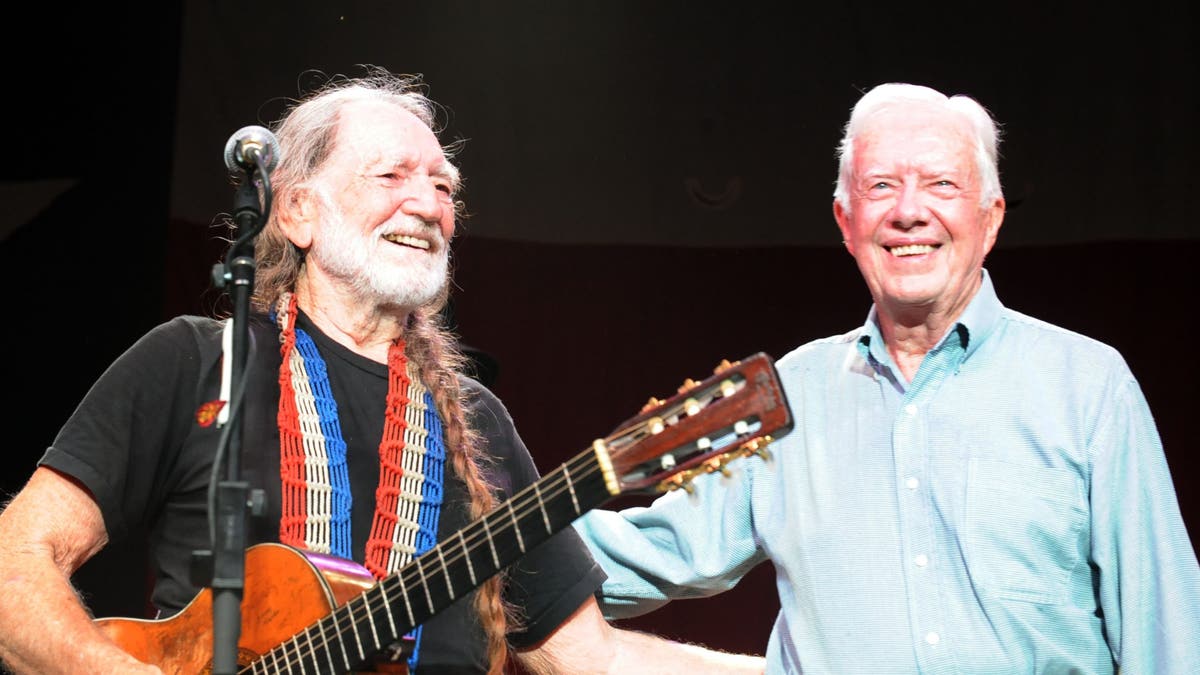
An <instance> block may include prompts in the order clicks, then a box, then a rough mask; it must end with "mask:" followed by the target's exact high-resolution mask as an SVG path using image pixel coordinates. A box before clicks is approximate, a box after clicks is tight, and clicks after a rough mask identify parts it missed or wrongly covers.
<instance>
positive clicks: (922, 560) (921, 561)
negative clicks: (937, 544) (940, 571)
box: [913, 553, 929, 567]
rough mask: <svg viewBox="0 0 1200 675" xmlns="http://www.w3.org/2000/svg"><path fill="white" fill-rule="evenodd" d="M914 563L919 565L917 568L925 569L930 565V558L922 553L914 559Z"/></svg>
mask: <svg viewBox="0 0 1200 675" xmlns="http://www.w3.org/2000/svg"><path fill="white" fill-rule="evenodd" d="M913 562H914V563H916V564H917V567H924V566H926V565H928V564H929V556H927V555H925V554H924V553H921V554H919V555H917V557H915V558H913Z"/></svg>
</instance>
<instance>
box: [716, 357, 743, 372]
mask: <svg viewBox="0 0 1200 675" xmlns="http://www.w3.org/2000/svg"><path fill="white" fill-rule="evenodd" d="M739 363H741V361H734V362H733V363H730V362H729V359H721V362H720V363H718V364H717V367H716V368H713V373H714V374H715V373H720V372H722V371H725V370H729V369H730V368H732V367H734V366H736V365H737V364H739Z"/></svg>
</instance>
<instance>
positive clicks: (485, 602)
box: [405, 307, 517, 675]
mask: <svg viewBox="0 0 1200 675" xmlns="http://www.w3.org/2000/svg"><path fill="white" fill-rule="evenodd" d="M405 343H406V351H407V354H408V358H409V359H410V360H411V361H413V362H414V363H416V364H418V367H419V370H420V373H421V379H422V380H423V381H424V382H425V386H426V387H428V388H429V389H430V391H431V392H432V393H433V397H434V401H435V403H436V405H437V409H438V413H440V415H441V417H442V424H443V430H444V432H443V433H444V434H445V442H446V448H447V453H448V454H449V457H450V461H451V463H452V466H453V467H454V473H455V474H456V475H457V476H458V477H459V478H460V479H461V480H462V481H463V482H464V483H465V484H466V487H467V492H468V494H469V495H470V497H471V504H470V515H471V518H472V519H479V518H481V517H482V516H483V515H484V514H485V513H487V512H488V511H490V510H491V509H492V508H493V507H495V506H496V504H497V499H496V495H495V492H494V488H493V486H492V485H490V484H489V483H488V481H487V478H486V477H485V476H484V473H483V471H482V469H481V464H482V463H483V462H484V461H485V458H484V456H483V454H482V448H481V446H480V440H479V435H478V434H477V433H476V432H475V430H474V429H472V428H471V427H470V425H468V424H467V420H466V413H465V408H464V403H465V401H464V395H463V393H462V388H461V387H460V386H459V381H458V373H459V372H462V367H463V365H464V364H465V362H466V359H465V357H464V356H463V354H462V352H461V351H460V350H459V349H458V347H457V346H456V343H455V340H454V339H453V337H452V336H451V334H450V332H449V331H448V330H446V328H445V327H444V326H443V325H442V321H441V318H440V315H438V314H436V313H433V312H432V311H430V309H429V307H425V308H422V309H420V310H417V311H415V312H413V314H412V316H411V318H410V322H409V326H408V329H407V330H406V332H405ZM502 574H503V573H501V574H497V575H496V576H493V577H492V578H491V579H489V580H487V581H485V582H484V583H483V585H482V586H481V587H480V588H479V593H478V594H476V596H475V609H476V611H477V612H478V614H479V618H480V621H481V622H482V624H483V630H484V633H485V634H486V635H487V642H488V650H487V651H488V661H489V663H490V664H491V665H490V667H489V669H488V673H489V675H499V674H500V673H502V672H503V670H504V664H505V663H506V662H507V660H508V640H507V638H506V634H507V632H508V628H509V626H510V625H515V624H516V623H517V620H516V617H515V616H513V614H512V612H511V611H510V609H511V608H509V607H508V606H507V605H506V603H505V602H504V600H503V597H502V596H501V594H500V587H501V577H502Z"/></svg>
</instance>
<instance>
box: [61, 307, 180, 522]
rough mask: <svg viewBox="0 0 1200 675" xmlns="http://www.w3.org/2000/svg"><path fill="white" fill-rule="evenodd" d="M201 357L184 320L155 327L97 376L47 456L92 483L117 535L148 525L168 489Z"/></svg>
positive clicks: (64, 470)
mask: <svg viewBox="0 0 1200 675" xmlns="http://www.w3.org/2000/svg"><path fill="white" fill-rule="evenodd" d="M198 360H199V353H198V349H197V346H196V340H195V339H194V337H193V333H192V331H191V330H190V329H189V328H188V327H187V325H186V324H185V323H184V322H183V321H182V320H181V319H176V320H173V321H171V322H168V323H165V324H162V325H159V326H158V327H156V328H154V329H153V330H151V331H150V332H148V333H147V334H146V335H144V336H143V337H142V338H140V339H139V340H138V341H137V342H136V343H134V344H133V346H131V347H130V348H129V349H128V350H126V351H125V352H124V353H123V354H122V355H121V356H119V357H118V358H117V359H116V360H115V361H114V362H113V363H112V364H111V365H110V366H109V367H108V368H107V369H106V370H105V372H104V373H103V374H102V375H101V376H100V377H99V378H98V379H97V380H96V382H95V383H94V384H93V385H92V387H91V389H90V390H89V391H88V393H87V394H86V395H85V396H84V398H83V399H82V401H81V402H80V403H79V405H78V406H77V407H76V409H75V411H74V412H73V413H72V415H71V417H70V418H69V419H68V420H67V422H66V423H65V424H64V425H63V427H62V428H61V429H60V430H59V432H58V435H57V436H56V437H55V439H54V443H53V444H52V445H51V446H50V447H49V448H48V449H47V451H46V453H45V454H44V455H43V456H42V459H41V460H40V461H39V464H40V465H41V466H46V467H49V468H52V469H55V470H57V471H60V472H62V473H65V474H67V475H70V476H72V477H74V478H76V479H77V480H79V481H80V482H81V483H83V485H84V486H86V487H87V489H88V490H89V491H90V492H91V494H92V498H93V499H94V500H95V501H96V504H97V505H98V506H99V507H100V511H101V513H102V514H103V516H104V524H105V528H106V529H107V530H108V535H109V538H110V539H112V540H114V541H115V540H120V539H122V538H124V537H125V536H127V535H128V534H129V533H130V532H131V531H132V530H134V529H137V528H139V527H141V526H144V525H145V524H146V523H145V519H146V518H147V517H149V515H150V514H152V513H154V511H155V509H154V508H153V507H154V504H155V503H156V500H157V499H158V498H160V497H161V495H160V493H161V492H162V491H163V490H164V489H166V486H167V484H168V480H167V478H166V477H167V475H168V474H169V472H170V469H171V466H170V465H171V457H170V453H168V452H167V451H166V449H167V448H170V447H175V446H177V445H178V444H179V443H180V442H181V439H182V437H183V435H184V434H185V433H186V429H187V426H188V425H187V423H188V421H189V420H190V419H191V415H192V411H191V410H190V408H189V406H191V405H192V404H193V401H192V397H193V396H194V390H195V386H196V381H197V378H198V376H197V370H196V363H197V361H198Z"/></svg>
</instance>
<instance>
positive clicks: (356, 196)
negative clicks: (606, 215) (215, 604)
mask: <svg viewBox="0 0 1200 675" xmlns="http://www.w3.org/2000/svg"><path fill="white" fill-rule="evenodd" d="M423 86H424V85H423V84H422V83H421V82H420V80H419V79H418V78H406V77H396V76H394V75H391V74H389V73H386V72H384V71H381V70H378V69H372V70H371V71H370V72H369V73H368V74H367V76H365V77H362V78H353V79H346V78H342V79H338V80H334V81H331V82H330V83H329V84H327V85H326V86H324V87H323V88H322V89H321V90H319V91H318V92H316V93H315V94H314V95H312V96H310V97H308V98H307V99H306V100H303V101H301V102H298V103H297V104H296V105H295V106H293V107H292V108H291V109H290V110H289V112H288V114H287V115H286V116H285V117H284V119H283V120H282V121H281V123H280V124H278V125H277V126H276V128H275V131H276V134H277V137H278V141H279V145H280V148H281V153H280V154H281V159H280V162H279V164H278V166H277V167H276V168H275V169H274V171H273V173H272V174H271V182H272V184H273V191H274V192H273V194H274V200H273V201H274V207H273V209H272V211H271V214H270V219H269V222H268V223H267V225H266V227H265V228H264V230H263V232H262V233H261V235H260V236H259V239H258V241H257V243H256V252H255V255H256V258H257V263H258V272H257V282H256V285H255V289H254V297H253V301H252V304H253V308H254V310H255V313H254V316H253V317H252V319H251V321H250V322H249V336H250V339H249V343H250V346H249V352H250V355H249V358H248V363H247V368H246V375H245V377H246V390H245V392H246V394H245V401H246V403H245V406H244V409H243V411H242V413H241V419H242V425H243V429H244V432H243V439H244V440H243V442H242V448H243V450H242V453H241V454H242V457H241V462H242V473H243V475H244V477H245V478H246V480H247V481H248V482H249V483H250V484H251V485H254V486H262V487H263V489H264V491H265V497H266V499H265V503H266V514H265V515H264V516H262V517H259V518H254V519H252V521H251V524H250V527H249V535H250V539H251V542H250V543H258V542H281V543H284V544H288V545H290V546H291V547H294V548H295V549H303V550H305V551H312V552H316V553H320V554H326V555H328V556H329V557H330V558H331V559H345V560H353V561H355V562H357V563H359V564H360V565H361V566H362V568H365V570H368V571H369V572H370V573H371V575H373V577H374V578H384V577H387V576H388V575H389V574H391V573H393V572H395V571H396V570H399V569H401V568H402V567H404V566H405V565H406V564H408V563H410V562H411V561H412V560H413V559H414V557H416V556H418V555H420V554H421V553H422V552H425V551H429V550H431V547H432V546H433V545H434V543H435V542H436V541H437V540H438V539H440V538H443V537H446V536H447V535H449V534H452V533H455V532H457V531H459V530H460V529H461V528H462V527H463V526H464V525H467V524H469V523H471V522H473V521H475V520H476V519H478V518H479V517H480V515H481V514H483V513H485V512H487V511H488V510H489V509H490V508H491V507H493V506H494V505H495V504H497V503H498V501H500V500H503V499H505V498H507V497H508V496H510V495H512V494H514V493H515V492H517V491H519V490H521V489H522V488H524V487H526V486H528V485H530V484H531V483H532V482H533V481H534V480H535V479H536V478H537V473H536V469H535V467H534V463H533V461H532V460H531V458H530V456H529V453H528V451H527V450H526V449H525V447H524V445H523V444H522V442H521V440H520V437H519V436H518V435H517V433H516V431H515V429H514V428H513V424H512V420H511V418H510V417H509V415H508V413H507V411H506V410H505V408H504V407H503V405H502V404H501V403H500V401H499V400H497V399H496V398H495V396H494V395H492V394H491V393H490V392H489V391H488V390H487V389H486V388H484V387H483V386H482V385H480V384H479V383H477V382H475V381H474V380H471V379H469V378H467V377H465V376H463V375H461V374H460V373H461V367H462V366H463V362H464V359H463V356H462V354H461V353H460V352H459V351H458V350H457V349H456V346H455V341H454V340H453V339H452V337H451V335H450V334H449V333H448V331H447V330H446V329H445V328H444V327H443V326H442V324H441V323H440V319H439V317H440V314H439V312H440V309H441V308H442V306H443V304H444V303H445V302H446V300H447V293H448V291H447V288H448V279H449V276H450V275H449V269H448V247H449V243H450V239H451V237H452V235H453V233H454V228H455V216H456V210H457V207H456V205H457V204H458V202H457V200H456V195H457V193H458V188H459V183H460V179H459V175H458V171H457V169H456V168H455V166H454V165H453V164H452V163H451V157H450V156H449V155H450V153H448V152H447V150H446V149H445V148H443V147H442V145H441V144H440V141H439V140H438V138H437V135H436V133H435V132H436V126H435V111H436V108H435V106H434V104H433V103H432V102H431V101H430V100H429V99H427V98H426V97H425V96H424V94H423V91H424V88H423ZM226 325H227V324H226V323H225V322H221V321H217V320H215V319H209V318H202V317H194V316H188V317H178V318H176V319H173V320H170V321H168V322H166V323H164V324H162V325H160V326H158V327H157V328H155V329H153V330H152V331H150V332H149V333H148V334H146V335H145V336H144V337H143V338H142V339H140V340H139V341H138V342H137V343H136V344H135V345H133V346H132V347H131V348H130V349H129V350H128V351H127V352H126V353H125V354H123V355H122V356H121V357H120V358H119V359H118V360H117V361H116V362H114V363H113V364H112V366H110V368H109V369H108V370H107V371H106V372H105V374H104V375H103V376H102V377H101V378H100V379H99V380H98V381H97V382H96V383H95V385H94V386H93V388H92V389H91V391H90V392H89V393H88V395H87V396H86V397H85V398H84V400H83V401H82V403H81V404H80V406H79V407H78V409H77V410H76V412H75V413H74V414H73V415H72V416H71V418H70V419H69V420H68V421H67V423H66V424H65V425H64V426H63V428H62V430H61V431H60V432H59V434H58V436H57V438H56V439H55V441H54V443H53V445H52V446H51V447H50V448H49V449H48V450H47V452H46V453H45V455H44V456H43V458H42V459H41V461H40V463H39V466H38V468H36V470H35V471H34V473H33V475H32V477H31V479H30V480H29V482H28V483H27V485H26V486H25V487H24V488H23V490H22V491H21V492H20V493H19V494H18V495H17V496H16V498H15V499H14V500H13V501H12V502H11V504H10V505H9V506H8V507H7V509H6V510H5V511H4V512H3V513H2V514H0V541H3V542H4V544H3V547H2V548H0V579H3V588H4V591H3V593H0V658H2V659H3V661H4V662H5V663H6V664H7V665H8V666H9V667H11V668H13V669H14V670H16V671H18V672H33V673H84V672H87V673H155V672H161V671H160V668H159V666H160V665H163V664H161V663H156V664H147V663H144V662H142V661H139V660H138V659H136V658H134V657H133V656H132V655H131V654H130V650H128V649H125V648H124V647H125V645H124V644H123V643H118V642H117V641H114V640H112V639H110V635H109V634H108V633H106V632H104V631H102V630H101V628H100V626H99V623H101V622H96V621H94V620H93V619H92V618H91V617H90V616H89V615H88V613H87V611H86V609H85V608H84V606H83V605H82V604H81V603H80V601H79V600H78V599H77V597H76V594H75V592H74V590H73V589H72V587H71V585H70V581H69V579H70V576H71V574H72V573H73V572H74V571H75V570H76V569H78V568H79V566H80V565H81V564H83V563H84V562H85V561H86V560H88V559H89V558H90V557H91V556H93V555H94V554H95V553H96V552H98V551H99V550H100V549H101V548H103V547H104V546H105V545H107V544H109V543H110V542H117V541H119V540H122V539H124V538H126V537H127V536H129V535H130V533H132V532H136V531H143V530H144V531H147V532H149V533H150V541H149V544H150V554H151V556H150V557H151V564H152V571H153V573H154V578H155V585H154V589H153V595H152V600H153V603H154V605H155V606H156V607H157V608H158V610H159V615H160V617H169V616H172V615H174V616H180V615H182V614H184V613H185V612H186V611H188V609H189V602H191V600H192V599H193V598H194V597H196V594H197V593H198V592H199V591H200V589H199V588H197V587H196V586H195V585H194V584H193V583H192V581H191V580H190V576H189V564H190V561H191V555H192V553H193V552H194V551H196V550H201V549H205V548H207V547H209V536H208V535H209V530H208V527H207V517H208V511H207V508H206V500H207V492H208V485H209V482H210V474H211V473H212V466H213V449H214V448H215V447H216V446H217V442H218V438H219V435H220V434H221V433H222V432H221V425H220V424H219V423H214V413H215V412H218V411H219V410H220V409H222V403H221V402H222V400H223V396H222V381H223V375H222V362H223V352H222V337H223V331H224V330H225V327H226ZM473 574H474V573H473V572H472V575H473ZM247 576H249V571H248V574H247ZM371 578H372V577H371V576H370V575H368V576H367V579H368V580H370V579H371ZM603 580H604V573H603V571H602V570H601V569H600V568H599V567H598V566H597V565H596V563H595V562H594V561H593V560H592V558H591V556H590V554H589V553H588V551H587V548H586V547H585V546H584V545H583V544H582V542H581V541H580V540H579V538H578V536H577V535H576V533H575V532H574V531H573V530H572V529H571V528H569V527H568V528H566V529H565V530H562V531H560V532H558V533H557V534H555V535H553V536H551V537H549V539H548V540H547V541H546V542H545V543H544V544H543V545H541V546H539V547H537V548H535V549H533V550H531V551H529V552H528V554H527V555H526V556H525V557H523V558H522V559H521V560H519V561H518V562H517V563H516V564H515V565H514V566H513V567H512V568H511V569H510V570H508V572H507V574H506V575H498V576H493V577H492V578H490V579H489V580H487V581H483V582H482V583H481V585H480V586H479V588H478V590H477V591H472V592H471V593H470V595H469V596H466V597H462V598H459V599H458V600H457V601H456V602H454V603H452V604H450V605H449V607H448V608H446V609H445V610H444V611H441V612H440V613H438V614H436V615H434V616H433V617H432V618H430V619H429V620H427V621H425V622H424V623H423V624H422V625H421V626H420V627H419V628H417V629H415V630H413V631H411V632H409V633H408V635H406V640H404V641H402V642H401V644H403V645H405V647H406V648H405V649H403V650H401V654H400V656H399V659H400V660H401V661H402V662H406V664H407V665H406V666H403V667H407V668H408V669H409V671H410V672H415V673H418V674H422V675H424V674H427V673H484V672H487V673H499V672H502V670H503V669H504V667H505V665H506V664H508V663H510V662H512V661H514V660H515V661H516V662H519V663H521V664H522V665H523V666H524V667H525V668H526V669H528V670H530V671H532V672H536V673H543V672H546V673H551V672H562V673H568V672H569V673H586V672H616V671H618V670H619V671H621V672H630V673H632V672H680V671H691V672H704V671H711V672H722V673H726V672H762V670H763V665H764V664H763V661H762V659H761V658H757V657H749V656H740V655H731V654H722V653H717V652H713V651H709V650H706V649H703V648H700V647H696V646H692V645H683V644H679V643H673V642H668V641H666V640H662V639H659V638H657V637H654V636H649V635H644V634H639V633H632V632H628V631H620V630H616V629H614V628H612V627H610V626H609V624H608V623H606V622H605V620H604V619H603V617H602V616H601V614H600V611H599V608H598V606H597V604H596V601H595V599H594V598H593V593H594V592H595V591H596V590H597V589H598V588H599V586H600V584H601V583H602V581H603ZM247 587H249V584H247ZM468 598H469V599H468ZM284 609H285V608H283V607H264V608H252V607H247V608H245V609H244V610H243V612H244V613H246V612H251V611H260V612H261V611H270V612H282V611H284ZM394 611H396V612H401V611H402V610H400V609H399V608H396V609H395V610H394ZM186 639H188V638H187V637H186V636H185V640H186ZM190 639H191V640H192V641H193V642H194V641H196V638H194V637H193V638H190ZM374 667H376V668H380V669H381V670H382V669H383V667H382V666H379V665H378V664H376V665H375V666H374ZM162 670H167V668H166V666H163V668H162ZM283 671H286V672H291V668H289V667H288V666H287V664H284V668H283V669H282V670H279V669H278V664H276V669H270V672H283ZM255 672H258V671H257V670H256V671H255ZM321 672H326V671H325V670H322V671H321ZM389 672H395V671H389Z"/></svg>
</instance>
